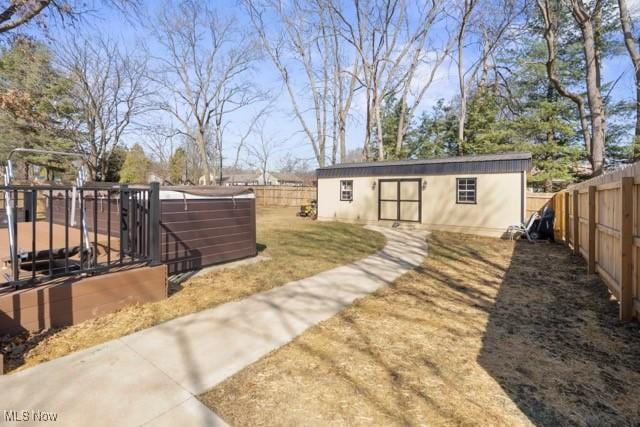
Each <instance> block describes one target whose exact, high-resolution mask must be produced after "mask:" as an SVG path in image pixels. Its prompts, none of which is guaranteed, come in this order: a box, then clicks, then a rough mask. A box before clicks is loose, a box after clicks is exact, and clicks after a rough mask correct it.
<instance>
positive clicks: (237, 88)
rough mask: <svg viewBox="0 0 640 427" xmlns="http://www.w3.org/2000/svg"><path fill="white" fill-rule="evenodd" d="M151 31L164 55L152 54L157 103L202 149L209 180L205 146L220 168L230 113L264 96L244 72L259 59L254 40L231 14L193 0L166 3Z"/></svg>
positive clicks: (179, 130) (208, 174)
mask: <svg viewBox="0 0 640 427" xmlns="http://www.w3.org/2000/svg"><path fill="white" fill-rule="evenodd" d="M153 34H154V36H155V38H156V40H157V42H158V43H159V44H160V46H162V48H163V50H164V54H165V55H163V56H159V57H156V58H155V63H156V67H155V72H154V77H153V78H154V80H155V81H156V82H157V83H158V84H159V85H160V86H161V88H162V91H163V93H162V97H161V98H160V99H158V104H159V105H160V108H161V109H162V110H164V111H165V112H167V113H169V114H170V115H171V116H173V117H174V118H175V119H176V121H177V123H178V125H179V129H177V131H178V132H180V133H181V134H183V135H184V136H185V137H187V138H190V139H192V140H193V142H194V143H195V145H196V146H197V147H198V149H199V150H200V156H201V158H202V165H203V172H204V177H205V183H206V184H207V185H209V184H210V183H211V176H212V173H211V172H212V164H211V153H210V149H209V146H210V145H212V146H213V147H214V149H215V150H216V151H217V153H218V157H217V159H218V160H219V162H220V163H219V170H220V172H221V171H222V148H223V140H224V133H225V129H226V127H227V124H228V123H227V119H228V116H229V114H231V113H233V112H235V111H238V110H240V109H242V108H244V107H246V106H248V105H250V104H252V103H253V102H256V101H257V100H259V99H261V98H262V94H259V93H258V92H257V91H256V90H255V87H254V85H253V84H252V83H251V82H250V80H249V78H248V74H247V73H248V71H250V69H251V67H252V65H253V62H254V61H255V60H256V58H257V49H256V45H255V43H254V41H253V39H252V37H251V36H250V35H249V34H248V33H247V32H244V31H242V30H239V26H238V23H237V21H236V20H235V19H224V20H223V19H220V18H219V17H218V15H217V14H216V13H215V12H214V11H212V10H210V9H208V8H207V7H206V6H204V5H202V4H201V3H200V2H198V1H195V0H190V1H186V2H183V3H181V4H180V5H179V7H178V5H174V4H173V3H172V2H168V3H166V5H165V7H164V8H163V9H162V11H161V12H160V13H159V15H158V17H157V19H156V20H155V21H154V23H153ZM207 139H211V140H212V141H211V142H210V143H208V141H207Z"/></svg>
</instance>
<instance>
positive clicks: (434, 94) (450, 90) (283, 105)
mask: <svg viewBox="0 0 640 427" xmlns="http://www.w3.org/2000/svg"><path fill="white" fill-rule="evenodd" d="M630 3H631V7H632V9H633V10H634V11H636V10H640V0H632V1H630ZM159 4H161V2H160V1H152V0H147V1H146V3H145V4H143V8H144V9H147V10H151V11H153V9H154V8H155V7H158V5H159ZM215 8H217V9H219V10H220V11H222V12H223V14H226V15H235V16H236V18H237V19H238V20H239V23H240V25H243V26H245V25H246V26H247V28H248V27H249V26H250V24H249V22H248V19H247V18H246V17H245V15H244V13H243V11H242V8H241V7H240V6H239V4H238V3H237V2H236V1H234V0H222V1H218V2H215ZM80 28H83V31H84V32H85V33H86V34H88V35H92V34H93V33H94V32H95V33H97V32H99V33H103V34H105V35H108V36H109V37H110V38H112V39H114V40H116V41H118V42H119V43H121V45H122V46H124V47H126V48H127V49H128V50H130V51H132V52H135V51H136V49H138V46H139V43H140V41H141V40H144V41H145V42H146V43H147V44H148V46H149V47H150V49H151V51H152V53H153V54H154V55H161V54H162V52H159V51H158V49H157V46H154V44H153V42H152V41H150V39H149V37H147V30H146V29H145V28H144V26H143V25H141V24H139V23H135V19H129V20H127V19H126V18H125V17H123V16H122V15H121V14H120V13H119V12H117V11H114V10H108V9H98V10H97V16H95V17H89V18H86V22H85V23H83V24H81V25H79V26H78V28H77V29H74V30H72V31H60V30H59V29H54V30H53V39H54V41H53V42H52V47H53V48H54V49H55V44H56V41H55V40H57V39H60V38H64V37H65V36H67V37H68V36H69V34H71V35H72V36H73V34H74V32H75V31H77V30H78V29H80ZM473 50H474V48H471V49H469V52H470V55H469V56H470V58H468V59H467V61H468V62H469V63H471V62H472V61H473ZM624 53H625V54H624V55H620V56H618V57H615V58H610V59H608V60H607V61H606V62H605V64H604V67H603V76H604V80H605V81H609V80H615V79H618V78H619V77H620V75H622V77H621V78H620V81H619V82H618V83H617V86H616V87H615V89H614V91H613V92H612V96H613V98H614V99H618V100H620V99H628V100H631V99H633V97H634V85H633V70H632V67H631V64H630V61H629V59H628V57H627V56H626V52H624ZM455 67H456V64H455V63H453V62H445V63H444V64H443V65H442V67H441V68H440V70H439V71H438V73H437V77H436V79H435V81H434V82H433V84H432V86H431V88H430V89H429V91H428V92H427V94H426V96H425V98H424V100H423V102H422V104H421V107H420V109H419V111H418V113H417V114H416V116H418V115H419V114H420V112H421V111H424V110H427V109H430V107H431V106H433V105H434V104H435V103H436V102H437V100H439V99H440V98H444V99H445V100H448V99H451V98H453V97H455V96H456V95H457V75H456V69H455ZM424 71H425V72H426V70H424ZM295 77H296V76H295V74H294V81H295ZM250 79H251V80H252V81H254V82H255V84H256V85H257V86H259V87H261V88H268V89H269V90H270V91H272V93H274V94H277V95H278V96H277V97H276V99H275V101H274V104H273V105H274V111H273V113H272V115H271V116H270V117H269V120H268V122H267V123H266V133H267V134H268V135H270V136H271V137H273V138H274V139H275V140H277V141H280V143H279V145H278V150H277V151H276V152H275V153H274V156H273V160H272V161H271V167H272V168H274V169H275V168H277V167H278V165H279V160H280V158H282V157H283V156H285V155H287V154H289V155H293V156H295V157H299V158H302V159H308V160H310V166H311V167H315V166H316V163H315V159H314V158H313V152H312V149H311V147H310V145H309V143H308V141H307V140H306V139H305V137H304V135H303V134H302V132H301V131H300V126H299V124H298V122H297V121H296V120H295V117H294V116H293V115H292V113H291V111H292V110H291V104H290V101H289V98H288V96H287V95H286V93H285V91H284V90H283V88H282V85H281V84H280V81H279V76H278V74H277V73H276V71H275V69H274V67H273V64H272V63H271V62H270V61H269V60H268V59H266V58H265V59H264V60H261V61H260V62H258V63H256V64H255V68H254V70H253V71H252V75H251V76H250ZM298 89H299V90H300V91H301V93H302V91H303V90H304V89H303V88H302V87H298ZM363 106H364V98H363V97H362V96H359V97H356V99H355V100H354V108H353V111H352V113H353V114H352V117H351V119H350V123H349V124H350V126H349V128H348V132H347V137H348V138H347V146H348V148H349V149H355V148H360V147H361V146H362V141H363V136H364V131H363V129H364V115H363V111H364V108H363ZM260 107H261V106H255V107H254V110H257V109H258V108H260ZM252 116H253V113H252V111H251V109H248V110H245V111H242V112H240V113H237V114H234V115H233V116H231V124H230V126H229V133H228V134H227V137H226V140H225V143H226V146H225V155H224V157H225V158H227V159H228V161H230V159H231V157H233V153H234V151H235V145H236V143H237V141H238V135H240V134H241V133H243V132H244V131H245V130H246V129H247V126H248V122H249V119H250V118H251V117H252ZM163 120H169V118H163ZM140 138H141V137H140V136H139V135H131V136H130V137H129V138H128V141H127V142H128V143H129V144H132V143H134V142H138V141H139V140H140ZM227 164H228V163H227Z"/></svg>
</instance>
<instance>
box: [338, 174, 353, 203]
mask: <svg viewBox="0 0 640 427" xmlns="http://www.w3.org/2000/svg"><path fill="white" fill-rule="evenodd" d="M343 182H344V183H347V182H349V183H351V190H350V193H351V197H350V198H348V199H346V198H344V197H343V196H342V192H343V191H349V190H342V183H343ZM338 190H339V191H340V201H341V202H353V180H352V179H341V180H340V188H339V189H338Z"/></svg>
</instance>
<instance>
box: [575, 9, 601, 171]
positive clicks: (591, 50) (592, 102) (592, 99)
mask: <svg viewBox="0 0 640 427" xmlns="http://www.w3.org/2000/svg"><path fill="white" fill-rule="evenodd" d="M578 23H579V25H580V31H581V33H582V38H583V44H584V56H585V61H586V66H587V70H586V71H587V73H586V82H587V102H588V103H589V110H590V112H591V164H592V166H593V175H594V176H597V175H601V174H602V172H603V171H604V169H603V168H604V142H605V134H604V125H605V121H604V102H603V100H602V93H601V92H600V88H599V86H598V76H599V74H600V71H599V70H598V61H597V57H596V46H595V38H594V32H593V23H592V21H591V20H590V19H584V20H581V21H579V22H578Z"/></svg>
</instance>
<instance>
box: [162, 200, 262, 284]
mask: <svg viewBox="0 0 640 427" xmlns="http://www.w3.org/2000/svg"><path fill="white" fill-rule="evenodd" d="M184 206H185V205H184V201H182V200H163V201H162V208H161V211H162V216H161V219H162V236H161V237H162V240H161V245H162V248H161V249H162V260H163V262H166V263H167V264H168V266H169V271H170V272H171V273H174V272H178V271H187V270H193V269H197V268H201V267H204V266H207V265H211V264H217V263H221V262H226V261H231V260H235V259H240V258H246V257H249V256H254V255H256V234H255V231H256V230H255V200H254V199H238V200H236V201H235V203H234V201H232V200H228V199H217V200H216V199H213V200H187V207H188V210H187V211H185V210H184Z"/></svg>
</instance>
